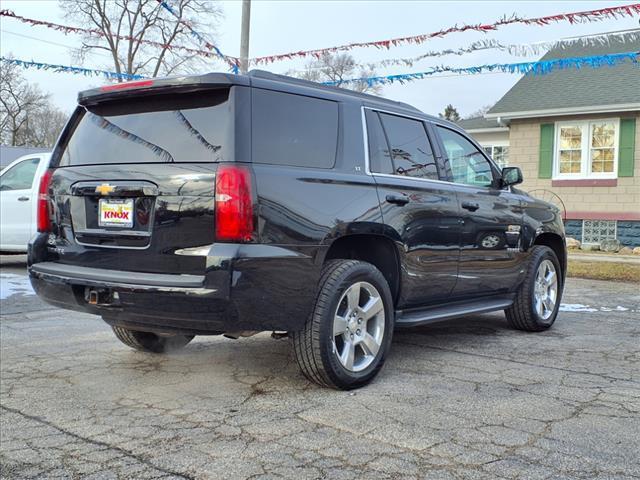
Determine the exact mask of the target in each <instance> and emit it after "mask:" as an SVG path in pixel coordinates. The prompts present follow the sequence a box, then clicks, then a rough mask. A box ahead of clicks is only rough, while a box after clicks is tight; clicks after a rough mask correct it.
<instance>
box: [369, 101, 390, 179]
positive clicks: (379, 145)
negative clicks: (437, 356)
mask: <svg viewBox="0 0 640 480" xmlns="http://www.w3.org/2000/svg"><path fill="white" fill-rule="evenodd" d="M365 116H366V119H367V137H368V139H369V168H370V169H371V171H372V172H375V173H387V174H392V173H393V163H391V155H390V153H389V144H388V143H387V139H386V137H385V136H384V130H382V124H381V123H380V118H379V117H378V114H377V113H376V112H373V111H371V110H365Z"/></svg>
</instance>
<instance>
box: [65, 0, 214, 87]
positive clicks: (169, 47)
mask: <svg viewBox="0 0 640 480" xmlns="http://www.w3.org/2000/svg"><path fill="white" fill-rule="evenodd" d="M60 7H61V8H62V10H63V11H64V12H65V16H66V17H67V18H68V19H70V20H73V21H74V22H75V23H77V24H79V25H86V26H88V28H91V29H93V30H97V31H98V32H100V33H101V35H90V34H88V35H85V37H84V39H83V43H82V48H81V49H80V59H81V60H83V59H84V56H85V55H86V54H87V53H89V52H96V51H98V52H99V51H102V52H107V53H108V54H109V55H110V56H111V59H112V63H113V68H114V70H115V72H117V73H126V74H130V75H145V76H151V77H157V76H158V75H170V74H172V73H177V72H192V71H193V70H194V69H196V68H198V67H202V66H203V65H204V64H205V63H209V64H210V60H209V61H205V60H206V57H203V56H199V55H197V54H195V53H194V51H193V50H198V49H202V50H207V49H206V48H205V47H202V46H198V45H194V42H193V35H192V33H191V30H190V29H189V28H188V26H187V25H189V26H191V27H192V28H193V29H194V30H195V31H197V32H201V33H202V32H204V33H206V35H207V37H211V34H212V32H213V31H214V24H215V22H216V21H217V20H218V19H219V18H221V16H222V12H221V10H220V8H219V7H218V6H217V4H216V3H215V2H213V1H208V0H175V1H173V2H171V8H172V9H173V11H174V12H175V13H176V15H177V17H178V18H176V17H175V16H173V15H172V14H171V13H170V12H168V11H167V10H166V9H164V8H163V7H162V5H161V4H160V3H159V2H158V1H156V0H60ZM181 46H191V47H192V51H189V50H186V49H184V48H179V47H181ZM215 58H217V57H216V56H215V54H214V53H213V52H211V57H210V59H215Z"/></svg>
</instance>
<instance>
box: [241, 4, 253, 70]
mask: <svg viewBox="0 0 640 480" xmlns="http://www.w3.org/2000/svg"><path fill="white" fill-rule="evenodd" d="M250 26H251V0H242V31H241V33H240V73H247V72H248V71H249V28H250Z"/></svg>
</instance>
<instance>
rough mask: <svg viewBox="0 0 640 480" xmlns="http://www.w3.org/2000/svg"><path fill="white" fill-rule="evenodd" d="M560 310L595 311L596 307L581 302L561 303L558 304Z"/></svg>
mask: <svg viewBox="0 0 640 480" xmlns="http://www.w3.org/2000/svg"><path fill="white" fill-rule="evenodd" d="M560 311H561V312H597V311H598V309H597V308H591V307H590V306H589V305H582V304H581V303H563V304H561V305H560Z"/></svg>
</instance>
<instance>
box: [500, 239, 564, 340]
mask: <svg viewBox="0 0 640 480" xmlns="http://www.w3.org/2000/svg"><path fill="white" fill-rule="evenodd" d="M563 287H564V285H563V282H562V270H561V269H560V262H558V257H556V254H555V252H554V251H553V250H551V249H550V248H549V247H546V246H544V245H536V246H535V247H533V249H532V251H531V256H530V257H529V267H528V268H527V273H526V276H525V279H524V282H522V285H521V286H520V288H519V289H518V292H517V294H516V298H515V300H514V302H513V305H511V307H509V308H508V309H506V310H505V314H506V316H507V322H508V323H509V325H510V326H512V327H513V328H516V329H518V330H524V331H527V332H541V331H543V330H546V329H548V328H549V327H551V325H553V323H554V322H555V320H556V317H557V316H558V310H559V309H560V300H561V299H562V289H563Z"/></svg>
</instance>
